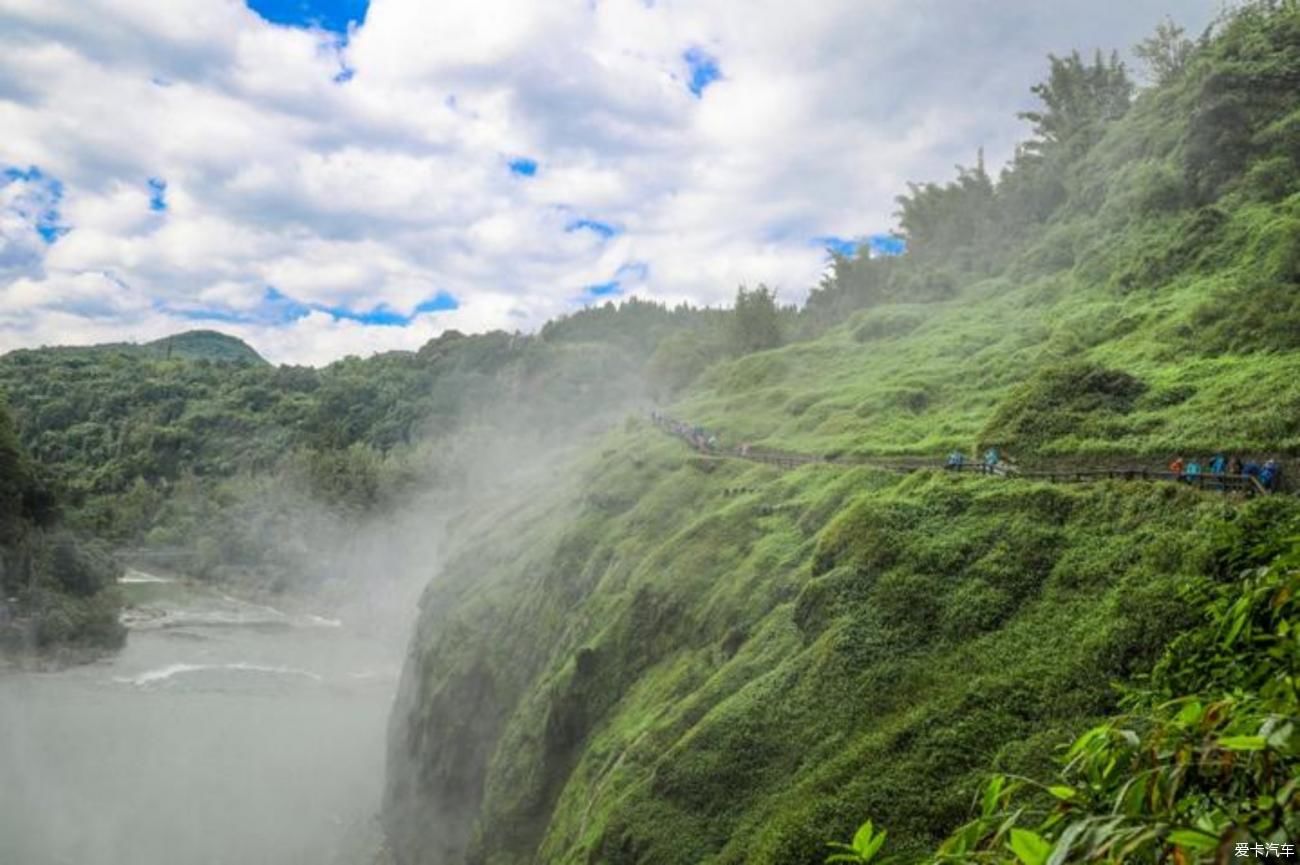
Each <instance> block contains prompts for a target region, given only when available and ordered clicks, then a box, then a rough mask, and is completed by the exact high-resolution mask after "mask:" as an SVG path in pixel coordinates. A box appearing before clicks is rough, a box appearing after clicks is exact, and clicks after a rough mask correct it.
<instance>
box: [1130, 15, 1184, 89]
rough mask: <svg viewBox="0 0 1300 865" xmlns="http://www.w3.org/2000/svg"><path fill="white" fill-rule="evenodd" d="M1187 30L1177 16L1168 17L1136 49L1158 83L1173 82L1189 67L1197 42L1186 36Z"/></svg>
mask: <svg viewBox="0 0 1300 865" xmlns="http://www.w3.org/2000/svg"><path fill="white" fill-rule="evenodd" d="M1186 32H1187V31H1186V30H1184V29H1183V28H1182V27H1179V26H1178V25H1177V24H1176V23H1174V21H1173V19H1171V18H1166V19H1165V20H1164V21H1161V22H1160V23H1159V24H1157V25H1156V32H1155V33H1153V34H1151V35H1150V36H1148V37H1147V38H1146V39H1143V40H1142V41H1141V42H1139V43H1138V44H1137V46H1136V47H1135V48H1134V49H1133V53H1134V54H1135V55H1137V58H1138V59H1139V60H1141V61H1142V62H1143V64H1144V65H1145V66H1146V69H1147V74H1148V75H1149V76H1150V77H1151V79H1152V81H1153V82H1154V83H1155V84H1156V85H1157V86H1160V85H1168V84H1170V83H1171V82H1173V81H1174V80H1175V79H1176V78H1178V76H1180V75H1182V74H1183V71H1184V70H1185V69H1186V68H1187V64H1188V62H1189V61H1190V60H1191V58H1192V52H1193V51H1194V50H1195V48H1196V45H1195V43H1193V42H1192V40H1190V39H1188V38H1187V37H1186V35H1185V34H1186Z"/></svg>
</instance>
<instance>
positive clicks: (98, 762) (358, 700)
mask: <svg viewBox="0 0 1300 865" xmlns="http://www.w3.org/2000/svg"><path fill="white" fill-rule="evenodd" d="M124 582H125V584H124V586H123V589H124V590H125V591H126V592H127V593H128V597H130V599H131V600H132V603H133V605H134V607H133V609H132V610H131V611H130V612H129V613H128V614H127V617H126V619H127V622H128V624H129V626H130V631H129V636H128V640H127V644H126V647H125V648H124V649H123V650H122V651H121V652H120V653H118V654H117V655H115V656H113V657H111V658H107V659H105V660H103V661H100V662H98V663H94V664H89V665H85V666H80V667H73V668H70V669H66V670H62V671H59V672H47V673H31V672H12V671H10V672H0V865H298V863H301V865H366V863H368V862H369V861H370V857H371V854H373V852H374V850H375V848H376V846H377V843H378V839H377V826H376V825H375V815H376V813H377V812H378V809H379V801H380V795H381V791H382V784H383V773H384V737H385V727H386V723H387V716H388V711H389V708H390V704H391V702H392V697H393V692H394V689H395V687H396V682H397V676H398V672H399V669H400V664H401V652H402V648H403V645H402V640H401V639H400V637H401V635H400V634H395V633H393V631H392V629H387V628H382V627H379V626H377V625H372V626H370V627H364V626H360V625H357V624H354V622H353V621H352V617H350V616H348V615H347V614H345V613H331V614H324V613H319V614H313V613H311V612H305V611H300V610H297V609H296V608H295V610H294V612H291V613H287V612H283V611H281V610H279V609H276V608H275V607H273V606H266V605H262V604H256V603H251V602H248V601H243V600H239V599H236V598H232V597H229V596H227V595H224V594H222V593H221V592H219V591H215V590H211V589H205V588H201V587H197V586H195V585H192V584H185V583H180V582H172V581H167V580H162V579H161V578H155V577H152V576H151V575H147V574H143V573H140V572H130V573H128V575H127V577H126V578H125V580H124ZM336 615H337V616H338V618H334V616H336ZM356 618H357V619H358V620H360V621H365V620H366V617H365V616H363V615H358V616H357V617H356Z"/></svg>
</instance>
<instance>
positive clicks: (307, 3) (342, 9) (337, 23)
mask: <svg viewBox="0 0 1300 865" xmlns="http://www.w3.org/2000/svg"><path fill="white" fill-rule="evenodd" d="M248 5H249V8H251V9H252V10H253V11H254V12H256V13H257V14H258V15H260V16H262V18H264V19H265V20H267V21H269V22H271V23H273V24H283V25H287V26H293V27H319V28H321V29H323V30H328V31H331V32H333V33H340V34H344V33H347V31H348V25H349V24H354V23H355V24H361V23H363V22H364V21H365V18H366V10H367V9H368V8H369V7H370V0H248Z"/></svg>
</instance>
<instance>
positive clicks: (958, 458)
mask: <svg viewBox="0 0 1300 865" xmlns="http://www.w3.org/2000/svg"><path fill="white" fill-rule="evenodd" d="M1003 462H1004V460H1003V457H1002V452H1001V451H999V450H998V449H997V447H991V448H989V449H988V450H986V451H985V452H984V459H983V461H982V463H981V464H982V465H983V466H984V467H985V468H986V469H990V470H991V469H992V468H994V467H995V466H999V465H1002V463H1003ZM946 465H947V468H948V469H950V470H952V471H961V470H962V468H964V467H965V466H966V454H964V453H962V452H961V451H960V450H957V449H954V450H953V451H952V452H951V453H949V454H948V462H947V464H946Z"/></svg>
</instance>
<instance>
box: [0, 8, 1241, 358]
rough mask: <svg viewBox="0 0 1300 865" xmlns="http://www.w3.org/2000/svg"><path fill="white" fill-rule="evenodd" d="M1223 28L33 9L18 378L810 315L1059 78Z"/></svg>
mask: <svg viewBox="0 0 1300 865" xmlns="http://www.w3.org/2000/svg"><path fill="white" fill-rule="evenodd" d="M1219 7H1220V2H1219V0H1123V2H1118V0H1053V2H1045V0H806V2H802V3H790V2H789V0H681V2H670V0H544V2H543V0H531V2H530V0H438V2H429V0H247V2H244V0H166V2H165V3H159V2H157V0H0V130H3V134H0V352H2V351H7V350H10V349H14V348H19V347H28V346H38V345H53V344H86V343H94V342H108V341H123V340H125V341H144V340H149V339H155V338H158V337H161V336H164V335H166V334H169V333H175V332H178V331H181V330H187V329H192V328H212V329H218V330H221V331H223V332H226V333H230V334H233V335H236V336H239V337H241V338H243V339H245V340H247V341H248V342H249V343H250V344H252V345H253V346H254V347H255V348H257V349H258V350H259V351H260V352H261V353H262V354H263V355H264V356H266V357H268V358H269V359H271V360H273V361H275V362H283V363H306V364H323V363H328V362H330V361H332V360H335V359H337V358H340V357H343V356H345V355H350V354H356V355H363V356H364V355H368V354H370V353H372V352H375V351H386V350H391V349H414V348H418V347H419V346H420V345H422V344H423V343H424V342H426V341H427V340H429V339H431V338H433V337H435V336H437V335H438V334H439V333H441V332H442V331H444V330H446V329H450V328H455V329H458V330H461V331H464V332H477V331H484V330H490V329H496V328H500V329H505V330H510V331H514V330H521V331H530V330H534V329H536V328H537V327H538V326H540V325H541V324H542V323H543V322H544V321H546V320H547V319H549V318H552V317H554V316H556V315H562V314H565V313H568V312H573V311H575V310H577V309H580V308H582V307H583V306H584V305H588V304H592V303H604V302H606V301H610V300H618V299H619V298H626V297H632V296H637V297H641V298H645V299H653V300H659V301H664V302H668V303H678V302H681V301H689V302H691V303H694V304H698V305H719V304H726V303H728V302H729V301H730V300H731V299H732V298H733V297H734V295H735V291H736V288H737V286H738V285H741V284H748V285H754V284H756V283H759V282H764V283H766V284H768V285H770V286H774V287H776V288H777V289H778V291H779V297H780V298H781V299H782V300H784V301H790V302H798V301H801V300H802V299H803V298H804V297H805V296H806V295H807V292H808V290H809V289H810V288H811V287H812V286H814V285H815V284H816V283H817V280H818V279H819V277H820V275H821V274H822V273H823V272H824V269H825V266H826V261H827V248H828V247H830V248H833V249H836V250H837V251H840V252H843V251H846V250H851V249H853V248H854V247H855V246H857V245H859V244H866V245H868V246H869V247H871V248H873V249H875V250H876V251H877V253H880V254H884V253H891V252H896V251H897V249H896V247H895V245H894V244H892V243H890V242H889V241H888V235H889V233H890V231H891V229H892V228H893V227H894V220H893V216H892V214H893V211H894V209H895V205H894V196H895V195H897V194H898V193H899V192H900V191H902V190H903V189H904V188H905V184H906V182H907V181H909V180H916V181H930V180H945V179H948V178H950V177H951V176H952V175H953V172H954V166H955V165H957V164H965V165H971V164H973V163H974V162H975V159H976V152H977V150H978V149H979V148H980V147H983V148H984V150H985V153H986V156H987V159H988V161H989V163H990V164H991V165H993V166H996V165H998V164H1000V163H1001V162H1002V161H1004V160H1005V159H1006V158H1008V157H1009V155H1010V154H1011V153H1012V150H1013V147H1014V144H1015V142H1016V141H1017V140H1019V139H1021V138H1022V137H1023V136H1024V134H1025V126H1024V124H1023V122H1021V121H1018V120H1017V119H1016V117H1015V114H1016V112H1017V111H1019V110H1024V109H1027V108H1029V107H1031V106H1032V105H1033V97H1032V95H1031V94H1030V92H1029V88H1030V86H1031V85H1032V84H1033V83H1035V82H1036V81H1038V80H1040V79H1041V78H1042V77H1043V75H1044V74H1045V70H1046V66H1047V60H1046V57H1047V54H1048V53H1049V52H1052V53H1057V54H1061V53H1065V52H1068V51H1069V50H1071V49H1072V48H1079V49H1082V50H1087V51H1091V50H1092V49H1094V48H1098V47H1100V48H1104V49H1107V50H1109V49H1111V48H1115V49H1119V50H1120V51H1122V52H1124V51H1127V50H1128V49H1130V48H1131V47H1132V46H1133V45H1134V44H1136V43H1137V42H1138V41H1139V40H1140V39H1142V38H1143V37H1144V36H1146V35H1148V34H1149V33H1150V32H1151V31H1152V30H1153V29H1154V27H1155V25H1156V24H1157V22H1159V21H1160V20H1162V19H1163V18H1164V17H1165V16H1171V17H1173V18H1174V20H1176V21H1178V22H1179V23H1182V24H1183V25H1184V26H1186V27H1187V28H1188V30H1189V31H1191V32H1193V33H1197V32H1199V31H1200V30H1201V29H1202V28H1203V27H1204V26H1206V24H1207V23H1208V22H1209V21H1210V20H1212V18H1213V16H1214V15H1215V13H1216V12H1217V11H1218V9H1219Z"/></svg>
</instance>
